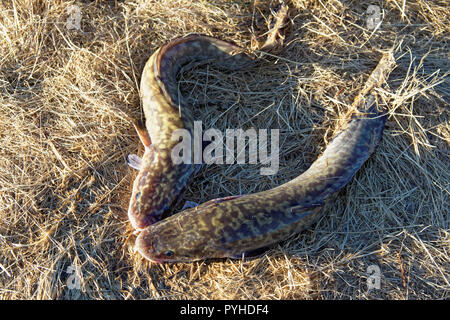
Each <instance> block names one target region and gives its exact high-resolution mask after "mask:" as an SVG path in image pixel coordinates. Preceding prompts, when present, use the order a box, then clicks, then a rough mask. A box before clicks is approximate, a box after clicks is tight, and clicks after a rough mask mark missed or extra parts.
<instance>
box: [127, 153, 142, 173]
mask: <svg viewBox="0 0 450 320" xmlns="http://www.w3.org/2000/svg"><path fill="white" fill-rule="evenodd" d="M141 164H142V159H141V158H140V157H138V156H137V155H135V154H129V155H128V165H129V166H130V167H132V168H133V169H136V170H141Z"/></svg>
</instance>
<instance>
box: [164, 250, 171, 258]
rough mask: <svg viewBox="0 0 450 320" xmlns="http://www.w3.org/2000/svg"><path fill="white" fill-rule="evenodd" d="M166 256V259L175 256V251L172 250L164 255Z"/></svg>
mask: <svg viewBox="0 0 450 320" xmlns="http://www.w3.org/2000/svg"><path fill="white" fill-rule="evenodd" d="M164 255H165V256H166V257H170V256H173V251H172V250H167V251H166V252H165V253H164Z"/></svg>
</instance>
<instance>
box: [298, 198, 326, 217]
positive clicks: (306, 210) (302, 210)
mask: <svg viewBox="0 0 450 320" xmlns="http://www.w3.org/2000/svg"><path fill="white" fill-rule="evenodd" d="M323 204H324V203H323V201H318V202H314V203H312V202H306V203H302V204H300V205H298V206H294V207H291V208H290V210H291V213H295V214H298V215H300V216H301V218H304V217H307V216H309V215H310V214H311V213H313V209H317V208H320V207H322V206H323Z"/></svg>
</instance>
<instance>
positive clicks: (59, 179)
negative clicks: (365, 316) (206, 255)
mask: <svg viewBox="0 0 450 320" xmlns="http://www.w3.org/2000/svg"><path fill="white" fill-rule="evenodd" d="M72 4H77V5H78V8H79V9H80V12H81V19H80V20H79V22H80V24H79V26H80V28H79V29H77V28H73V29H71V30H69V28H68V26H67V20H68V19H70V18H71V15H72V14H74V11H70V10H69V9H68V8H70V5H72ZM375 4H377V5H378V6H379V7H380V9H381V10H380V12H381V25H380V26H379V27H378V28H377V29H376V30H375V31H373V30H369V29H367V26H366V19H367V18H368V14H367V12H366V10H367V4H365V2H364V1H361V2H354V1H353V2H347V1H337V0H332V1H321V0H317V1H313V0H304V1H302V0H298V1H293V2H292V3H290V6H291V8H292V9H293V14H292V16H291V18H292V22H293V26H292V29H291V33H290V34H289V36H288V37H287V38H286V43H285V49H284V50H283V51H282V52H281V53H279V54H278V55H276V56H274V55H271V56H266V57H264V59H263V60H262V61H261V63H259V64H258V65H257V66H254V67H253V68H252V69H251V70H243V71H239V72H235V73H229V72H228V73H227V72H222V71H219V70H217V69H215V68H214V66H212V65H207V66H203V67H199V68H196V69H195V70H193V71H191V72H189V73H186V74H184V75H182V76H181V77H180V90H181V92H182V94H183V96H184V97H185V98H186V99H187V100H188V101H189V102H190V103H191V104H192V106H193V108H195V113H196V115H197V117H198V119H201V120H202V121H203V123H204V125H205V126H214V127H215V128H218V129H220V130H223V129H225V128H244V129H246V128H250V127H254V128H269V129H270V128H279V129H280V171H279V173H278V174H277V175H274V176H261V175H260V174H259V167H258V166H257V165H233V166H226V165H223V166H220V165H217V166H208V167H206V168H204V169H203V170H202V171H201V172H200V173H199V174H198V176H197V177H196V178H195V181H194V183H193V184H192V185H191V186H189V187H188V188H187V190H186V192H185V194H184V196H183V199H184V200H192V201H197V202H203V201H206V200H209V199H211V198H215V197H223V196H227V195H233V194H241V193H249V192H256V191H261V190H266V189H268V188H272V187H274V186H277V185H279V184H280V183H282V182H285V181H288V180H290V179H292V178H293V177H295V176H297V175H299V174H300V173H301V172H302V171H304V170H305V169H306V168H307V167H308V166H309V165H310V164H311V163H312V161H314V159H315V158H316V157H317V156H318V155H319V154H320V153H321V151H323V150H324V148H325V147H326V144H327V143H328V142H329V141H330V139H331V138H332V137H333V135H334V134H335V133H336V132H337V130H338V129H339V127H340V126H341V125H342V124H343V123H344V121H345V120H346V114H347V113H348V111H349V108H350V102H351V101H352V100H353V98H354V96H355V94H356V93H357V92H358V90H359V89H361V87H362V86H363V84H364V82H365V80H366V78H367V76H368V75H369V74H370V72H371V70H372V69H373V68H374V67H375V65H376V64H377V61H378V59H379V58H380V56H381V54H380V51H379V50H383V49H387V48H391V47H395V48H396V53H395V56H396V59H397V65H398V67H397V68H396V69H395V70H394V71H393V72H392V73H391V76H390V78H389V80H388V85H387V86H385V87H383V88H382V89H380V90H379V93H380V97H381V98H380V101H379V103H380V105H381V106H384V107H385V108H387V110H388V112H389V114H390V117H389V119H388V122H387V124H386V129H385V132H384V137H383V140H382V142H381V144H380V146H379V147H378V148H377V150H376V152H375V154H374V155H373V156H372V157H371V159H370V160H369V161H368V162H367V163H366V164H365V165H364V166H363V168H362V169H361V170H360V172H358V174H357V175H356V176H355V178H354V179H353V180H352V181H351V183H349V185H348V186H347V187H346V188H345V189H344V190H343V191H342V192H341V193H340V194H339V197H338V199H337V201H336V203H335V206H334V208H333V209H332V210H330V211H329V212H328V213H327V214H326V215H325V216H324V217H323V218H322V219H321V220H320V221H319V222H318V223H317V224H315V225H314V226H313V227H312V228H311V229H310V230H308V231H306V232H303V233H302V234H299V235H297V236H295V237H292V238H291V239H288V240H287V241H285V242H283V243H281V244H279V245H277V246H275V247H274V248H273V249H271V250H270V251H269V252H268V253H267V255H265V256H263V257H261V258H258V259H255V260H251V261H235V260H219V261H201V262H195V263H191V264H172V265H169V264H163V265H157V264H151V263H148V262H147V261H145V260H144V259H143V258H142V257H141V256H139V255H138V254H137V253H136V252H134V249H133V245H134V239H135V235H133V230H132V229H131V227H130V224H129V223H128V221H127V219H126V208H127V205H128V197H129V196H130V191H131V189H130V188H131V183H132V181H133V179H134V177H135V174H136V173H135V172H134V171H133V170H132V169H130V168H128V167H127V165H126V156H127V155H128V154H129V153H135V152H138V151H139V150H138V148H140V147H138V145H139V140H138V137H137V136H136V134H135V132H134V130H133V126H132V122H131V119H133V118H134V119H137V118H140V117H142V114H141V109H140V101H139V94H138V83H139V79H140V74H141V71H142V68H143V66H144V63H145V61H146V59H147V58H148V57H149V56H150V55H151V53H152V52H153V51H154V50H155V49H156V48H157V47H158V46H160V45H162V44H164V43H166V42H167V41H168V40H170V39H172V38H174V37H175V36H180V35H184V34H186V33H190V32H199V33H205V34H209V35H213V36H216V37H219V38H222V39H226V40H231V41H234V42H236V43H238V44H240V45H242V46H244V47H250V42H251V41H250V39H252V36H253V35H254V34H253V33H254V32H258V30H260V29H258V28H257V26H255V23H258V24H260V23H262V21H261V20H258V19H255V17H256V12H255V11H256V9H255V7H254V3H253V1H226V0H220V1H215V2H214V4H211V3H209V2H206V1H187V0H186V1H182V0H178V1H175V0H173V1H169V0H167V1H162V0H161V1H117V3H116V4H115V5H114V4H113V3H112V2H111V1H108V2H106V1H105V2H103V1H95V2H89V3H84V2H74V1H65V0H60V1H44V0H42V1H31V0H13V1H3V2H2V3H1V4H0V128H1V129H0V191H1V192H0V219H1V220H0V246H1V247H0V298H1V299H43V298H44V299H48V298H51V299H69V298H73V299H137V298H152V299H178V298H188V299H198V298H202V299H235V298H237V299H256V298H259V299H280V298H282V299H299V298H300V299H379V298H389V299H448V298H449V289H450V285H449V263H448V262H449V233H448V227H449V226H448V223H449V221H448V219H449V215H448V207H449V199H448V187H449V186H448V184H449V181H450V179H449V178H450V177H449V172H450V170H449V165H448V164H449V159H448V157H449V139H450V132H449V125H450V124H449V109H448V105H447V103H448V98H449V89H448V88H449V81H448V69H449V68H448V66H449V65H448V49H449V48H448V47H447V43H448V38H447V36H448V34H449V31H450V30H449V26H448V21H449V14H448V8H447V2H446V1H444V0H441V1H440V0H435V1H423V0H414V1H401V0H393V1H389V2H386V3H384V2H381V1H380V2H376V3H375ZM72 18H73V17H72ZM71 21H72V22H73V23H75V24H76V23H77V20H76V19H75V20H71ZM139 152H142V150H140V151H139ZM179 209H180V208H179V206H178V207H176V208H174V212H176V211H177V210H179ZM189 227H192V228H195V226H189ZM371 265H376V266H378V267H379V268H380V271H381V275H380V277H381V278H380V287H379V289H378V288H374V289H371V290H368V285H367V284H368V283H367V279H368V277H370V274H369V273H368V272H367V268H368V267H369V266H371Z"/></svg>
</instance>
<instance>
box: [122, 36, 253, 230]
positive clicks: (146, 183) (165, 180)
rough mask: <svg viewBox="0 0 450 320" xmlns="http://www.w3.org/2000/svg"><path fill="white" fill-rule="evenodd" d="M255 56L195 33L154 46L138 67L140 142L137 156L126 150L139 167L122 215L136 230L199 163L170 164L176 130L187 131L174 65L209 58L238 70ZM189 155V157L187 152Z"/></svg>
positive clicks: (165, 205) (158, 212)
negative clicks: (141, 149)
mask: <svg viewBox="0 0 450 320" xmlns="http://www.w3.org/2000/svg"><path fill="white" fill-rule="evenodd" d="M254 61H255V57H252V56H251V55H249V54H247V53H245V52H244V50H243V49H242V48H241V47H239V46H237V45H236V44H234V43H231V42H227V41H223V40H220V39H217V38H214V37H210V36H207V35H201V34H190V35H187V36H184V37H180V38H176V39H174V40H172V41H170V42H169V43H167V44H166V45H164V46H162V47H160V48H159V49H157V50H156V51H155V52H154V53H153V54H152V55H151V57H150V58H149V59H148V61H147V63H146V64H145V67H144V70H143V72H142V78H141V84H140V95H141V100H142V107H143V112H144V115H145V124H142V123H139V122H135V124H134V125H135V128H136V131H137V133H138V135H139V138H140V140H141V142H142V144H143V145H144V154H143V155H142V157H141V158H139V157H138V156H136V155H130V156H129V157H128V161H129V164H130V166H131V167H133V168H135V169H137V170H139V172H138V174H137V176H136V178H135V180H134V183H133V189H132V193H131V197H130V202H129V207H128V219H129V221H130V222H131V225H132V226H133V228H134V229H136V230H137V231H139V230H143V229H144V228H145V227H147V226H148V225H151V224H154V223H156V222H158V221H159V220H160V219H161V216H162V214H163V213H164V212H166V211H167V210H168V209H169V208H170V206H171V205H172V203H173V202H174V201H175V200H176V199H177V197H178V196H179V195H180V193H181V191H182V190H183V188H184V187H185V186H186V185H187V184H188V183H189V182H190V181H191V179H192V177H193V176H195V174H196V173H197V172H198V170H199V169H200V167H201V165H199V164H194V163H181V164H178V163H174V161H173V160H172V156H171V154H172V150H173V148H174V147H175V146H176V145H177V144H178V143H179V141H177V140H175V139H172V136H173V135H174V133H175V132H176V131H177V130H180V129H184V130H187V132H189V134H191V136H192V135H193V125H194V120H193V115H192V110H191V108H189V107H188V106H186V105H185V103H184V101H183V99H182V98H181V96H180V95H179V94H178V86H177V81H176V76H177V74H178V73H179V72H180V70H181V69H182V68H183V69H188V68H190V67H192V66H194V65H197V64H202V63H208V62H213V63H214V64H215V65H216V66H217V67H218V68H222V69H227V70H238V69H241V68H245V67H248V66H250V65H252V64H253V63H254ZM191 159H193V157H191Z"/></svg>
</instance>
